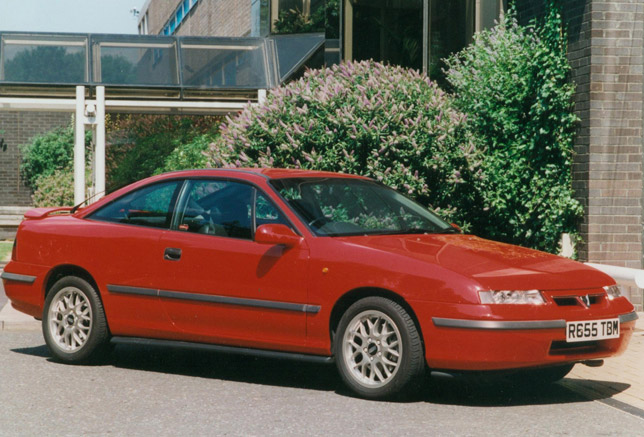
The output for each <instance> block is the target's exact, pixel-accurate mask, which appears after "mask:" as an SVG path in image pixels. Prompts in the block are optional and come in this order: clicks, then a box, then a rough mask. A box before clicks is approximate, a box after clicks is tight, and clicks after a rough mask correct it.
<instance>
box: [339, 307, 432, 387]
mask: <svg viewBox="0 0 644 437" xmlns="http://www.w3.org/2000/svg"><path fill="white" fill-rule="evenodd" d="M334 353H335V357H336V364H337V366H338V370H339V372H340V376H341V377H342V379H343V380H344V382H345V383H346V384H347V386H349V388H351V390H353V391H354V392H355V393H356V394H358V395H359V396H361V397H364V398H367V399H386V398H391V397H393V396H395V395H398V394H402V393H404V392H405V391H407V390H409V389H411V388H412V386H413V385H414V384H415V383H417V382H418V381H419V380H420V376H421V375H422V373H423V372H424V370H425V360H424V355H423V346H422V342H421V340H420V335H419V333H418V330H417V329H416V325H415V324H414V321H413V320H412V318H411V317H410V315H409V314H408V313H407V311H405V309H404V308H403V307H402V306H400V305H399V304H398V303H396V302H394V301H392V300H391V299H387V298H383V297H376V296H374V297H368V298H365V299H361V300H359V301H357V302H356V303H354V304H353V305H351V306H350V307H349V309H348V310H347V311H346V312H345V313H344V315H343V316H342V319H340V323H339V325H338V330H337V333H336V337H335V341H334Z"/></svg>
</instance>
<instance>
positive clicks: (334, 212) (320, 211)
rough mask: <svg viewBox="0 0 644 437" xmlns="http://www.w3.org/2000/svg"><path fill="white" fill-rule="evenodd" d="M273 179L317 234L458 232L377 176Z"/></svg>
mask: <svg viewBox="0 0 644 437" xmlns="http://www.w3.org/2000/svg"><path fill="white" fill-rule="evenodd" d="M271 183H272V184H273V186H274V187H275V188H276V189H277V191H278V192H279V193H280V195H281V196H282V197H283V198H284V199H285V200H286V202H288V204H289V205H290V206H291V207H292V208H293V210H295V212H296V213H297V214H298V215H299V216H300V218H301V219H302V220H303V221H304V223H306V224H307V225H308V226H309V228H310V229H311V230H312V231H313V232H314V233H315V234H316V235H319V236H349V235H386V234H435V233H448V232H455V229H454V228H453V227H452V226H450V225H449V224H447V223H446V222H444V221H443V220H441V219H439V218H438V217H436V215H434V214H432V213H431V212H429V211H428V210H427V209H425V208H424V207H422V206H421V205H419V204H418V203H416V202H414V201H412V200H409V199H408V198H406V197H405V196H403V195H402V194H400V193H398V192H397V191H394V190H392V189H390V188H387V187H385V186H384V185H381V184H379V183H377V182H375V181H371V180H364V179H349V178H287V179H276V180H273V181H271Z"/></svg>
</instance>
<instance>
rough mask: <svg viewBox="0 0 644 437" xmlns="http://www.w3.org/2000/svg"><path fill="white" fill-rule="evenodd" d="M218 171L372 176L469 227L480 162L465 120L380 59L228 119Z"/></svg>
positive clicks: (412, 76) (411, 74)
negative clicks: (238, 169) (288, 170)
mask: <svg viewBox="0 0 644 437" xmlns="http://www.w3.org/2000/svg"><path fill="white" fill-rule="evenodd" d="M220 132H221V136H220V137H219V138H218V139H217V141H215V142H214V143H213V144H212V145H211V146H210V148H209V150H208V152H207V153H208V155H209V164H210V165H212V166H216V167H221V166H226V167H244V166H258V167H295V168H306V169H318V170H329V171H337V172H346V173H355V174H361V175H366V176H370V177H373V178H375V179H378V180H379V181H382V182H383V183H385V184H387V185H389V186H392V187H394V188H397V189H399V190H401V191H403V192H406V193H407V194H408V195H409V196H411V197H413V198H416V199H417V200H419V201H420V202H421V203H424V204H425V205H429V206H431V207H433V208H435V209H436V210H437V211H438V212H439V213H440V214H442V215H443V216H445V217H446V218H447V219H450V220H454V221H458V222H459V223H460V224H462V225H464V226H465V227H466V228H467V226H468V223H469V222H470V221H471V220H470V218H471V217H472V216H475V215H476V211H477V208H478V206H479V201H478V199H477V190H476V189H473V186H476V184H477V183H478V182H477V181H478V180H479V178H480V177H481V172H480V169H479V165H480V156H479V154H478V153H477V151H476V149H475V147H474V143H473V141H472V138H471V137H470V135H469V134H468V131H467V129H466V118H465V116H464V115H463V114H462V113H461V112H459V111H458V110H456V109H455V108H454V107H453V105H452V103H451V100H450V99H449V98H448V96H447V95H446V94H445V93H444V92H443V91H442V90H440V89H439V88H438V87H437V86H436V84H434V83H433V82H432V81H431V80H429V78H427V77H426V76H423V75H421V74H419V73H418V72H416V71H414V70H408V69H405V68H402V67H395V66H385V65H383V64H379V63H375V62H372V61H363V62H348V63H345V64H340V65H334V66H333V67H330V68H325V69H321V70H313V71H308V72H307V73H305V74H304V76H303V77H302V78H301V79H299V80H298V81H295V82H292V83H290V84H288V85H285V86H284V87H281V88H276V89H274V90H272V91H271V92H270V93H269V95H268V97H267V101H266V103H265V104H264V105H261V106H255V107H248V108H247V109H245V110H244V111H242V113H241V114H239V115H238V116H237V117H235V118H234V119H233V118H230V117H228V118H227V119H226V122H225V123H224V124H223V125H222V126H221V127H220Z"/></svg>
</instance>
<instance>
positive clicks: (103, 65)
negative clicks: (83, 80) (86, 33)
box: [92, 35, 179, 87]
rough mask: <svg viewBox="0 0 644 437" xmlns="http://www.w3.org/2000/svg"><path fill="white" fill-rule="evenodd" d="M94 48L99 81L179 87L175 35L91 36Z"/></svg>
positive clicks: (95, 70)
mask: <svg viewBox="0 0 644 437" xmlns="http://www.w3.org/2000/svg"><path fill="white" fill-rule="evenodd" d="M92 51H93V60H94V68H93V73H94V77H93V79H94V80H93V81H94V82H95V83H96V84H101V85H127V86H171V87H174V86H179V74H178V70H177V51H176V39H174V38H164V37H121V38H116V37H113V36H105V35H102V36H92Z"/></svg>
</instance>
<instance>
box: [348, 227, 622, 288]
mask: <svg viewBox="0 0 644 437" xmlns="http://www.w3.org/2000/svg"><path fill="white" fill-rule="evenodd" d="M340 240H342V241H344V242H345V243H349V244H352V245H358V246H363V247H366V248H369V249H371V250H374V249H375V250H378V251H383V252H388V253H393V254H396V255H398V256H400V257H403V258H405V257H406V258H410V259H413V260H417V261H422V262H426V263H430V264H433V265H436V266H439V267H441V268H444V269H447V270H450V271H452V272H454V273H457V274H460V275H463V276H465V277H468V278H471V279H473V280H475V281H476V282H478V283H479V284H480V286H481V287H482V288H484V289H496V290H507V289H540V290H561V289H587V288H598V287H601V286H604V285H609V284H612V283H614V281H613V280H612V279H611V278H610V277H609V276H607V275H606V274H604V273H602V272H600V271H598V270H596V269H594V268H592V267H588V266H586V265H584V264H582V263H579V262H576V261H573V260H570V259H567V258H562V257H559V256H556V255H552V254H549V253H545V252H540V251H537V250H532V249H527V248H524V247H520V246H514V245H510V244H505V243H499V242H496V241H490V240H485V239H483V238H479V237H476V236H472V235H462V234H430V235H386V236H360V237H344V238H340ZM416 273H417V272H416Z"/></svg>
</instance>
